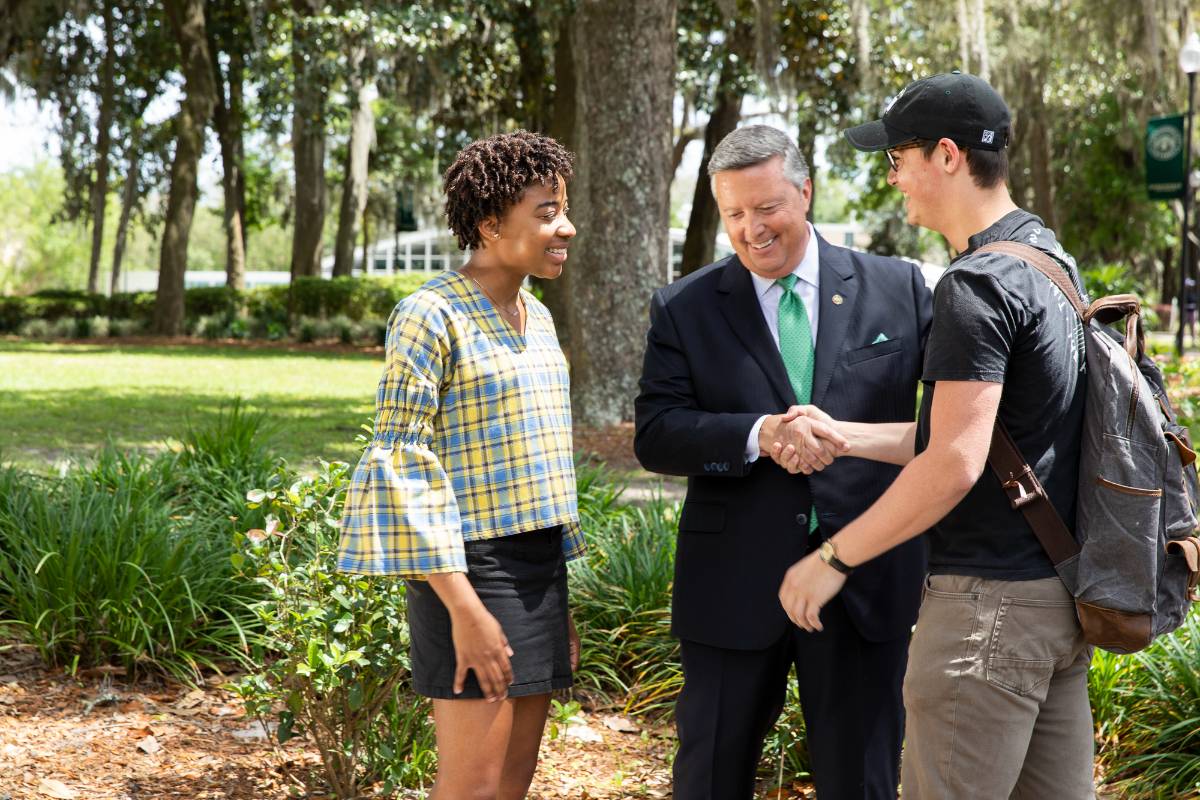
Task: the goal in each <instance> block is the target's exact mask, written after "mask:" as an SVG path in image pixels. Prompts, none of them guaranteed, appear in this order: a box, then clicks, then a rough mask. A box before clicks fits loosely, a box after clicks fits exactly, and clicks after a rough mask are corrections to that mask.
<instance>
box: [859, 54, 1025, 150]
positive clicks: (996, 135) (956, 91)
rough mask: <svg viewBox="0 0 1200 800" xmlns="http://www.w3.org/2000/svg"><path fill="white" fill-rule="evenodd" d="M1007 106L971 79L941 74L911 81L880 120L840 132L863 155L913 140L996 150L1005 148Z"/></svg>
mask: <svg viewBox="0 0 1200 800" xmlns="http://www.w3.org/2000/svg"><path fill="white" fill-rule="evenodd" d="M1011 130H1012V118H1011V117H1010V116H1009V113H1008V106H1007V105H1005V104H1004V100H1003V99H1001V97H1000V95H999V94H997V93H996V90H995V89H993V88H992V87H991V86H989V85H988V82H987V81H985V80H983V79H982V78H977V77H976V76H974V75H967V74H966V73H962V72H947V73H943V74H941V75H934V76H932V77H930V78H922V79H921V80H919V81H913V82H912V83H910V84H909V85H908V86H905V87H904V88H903V89H902V90H900V94H898V95H896V97H895V99H893V100H892V102H891V103H890V104H889V105H888V107H887V110H886V111H884V112H883V119H877V120H875V121H874V122H868V123H866V124H865V125H858V126H856V127H853V128H849V129H848V130H845V131H842V133H843V134H845V136H846V138H847V139H848V140H849V141H850V144H852V145H854V147H856V148H857V149H859V150H866V151H868V152H871V151H878V150H890V149H891V148H893V147H898V146H899V145H902V144H905V143H906V142H911V141H913V140H914V139H928V140H931V141H937V140H938V139H943V138H945V139H950V140H951V141H953V142H954V143H955V144H957V145H958V146H959V147H967V148H975V149H979V150H1000V149H1003V148H1004V147H1007V146H1008V136H1009V132H1010V131H1011Z"/></svg>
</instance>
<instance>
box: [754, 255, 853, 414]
mask: <svg viewBox="0 0 1200 800" xmlns="http://www.w3.org/2000/svg"><path fill="white" fill-rule="evenodd" d="M817 246H818V250H817V257H818V259H819V263H818V269H819V270H820V275H821V288H820V290H819V295H820V296H819V298H818V300H819V302H820V313H819V316H818V317H817V348H816V361H815V363H814V365H813V390H812V402H813V405H815V406H822V405H824V403H825V393H826V392H827V391H828V390H829V382H830V380H831V379H832V378H833V371H834V369H835V368H836V367H837V363H838V356H839V355H840V354H841V352H842V344H843V342H845V340H846V332H847V331H848V330H849V329H850V323H851V321H852V320H853V319H854V318H855V316H856V314H855V311H856V309H855V303H856V302H857V300H858V280H857V274H856V273H855V270H854V265H853V263H851V261H850V257H849V256H848V255H847V254H846V252H845V251H844V250H842V249H841V248H838V247H833V246H831V245H830V244H829V243H828V242H826V241H825V240H824V239H822V238H821V237H820V236H818V237H817ZM834 296H838V297H840V298H841V302H840V303H835V302H834V301H833V298H834ZM759 316H762V315H761V314H760V315H759Z"/></svg>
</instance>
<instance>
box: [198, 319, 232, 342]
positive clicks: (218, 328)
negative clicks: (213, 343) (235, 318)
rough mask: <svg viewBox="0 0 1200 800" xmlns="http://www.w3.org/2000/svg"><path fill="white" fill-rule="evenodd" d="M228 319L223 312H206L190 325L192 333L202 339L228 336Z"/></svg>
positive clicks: (225, 337)
mask: <svg viewBox="0 0 1200 800" xmlns="http://www.w3.org/2000/svg"><path fill="white" fill-rule="evenodd" d="M229 324H230V320H229V318H228V317H227V316H225V315H224V314H208V315H205V316H202V317H200V318H198V319H197V320H196V322H195V324H194V325H192V335H193V336H199V337H200V338H202V339H227V338H229Z"/></svg>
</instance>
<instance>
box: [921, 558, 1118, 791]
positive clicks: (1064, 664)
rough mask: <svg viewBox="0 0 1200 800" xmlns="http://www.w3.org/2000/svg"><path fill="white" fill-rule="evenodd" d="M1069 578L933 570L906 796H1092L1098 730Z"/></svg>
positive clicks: (925, 604)
mask: <svg viewBox="0 0 1200 800" xmlns="http://www.w3.org/2000/svg"><path fill="white" fill-rule="evenodd" d="M1091 659H1092V648H1091V647H1089V646H1087V644H1085V643H1084V641H1083V631H1082V630H1080V628H1079V622H1078V621H1077V619H1076V617H1075V603H1074V600H1073V599H1072V598H1071V595H1070V594H1069V593H1068V592H1067V589H1066V587H1064V586H1063V583H1062V581H1061V580H1059V579H1058V578H1057V577H1055V578H1043V579H1040V580H1030V581H1003V580H995V579H988V578H974V577H968V576H962V575H933V576H930V577H929V579H928V580H927V581H926V584H925V594H924V598H923V599H922V601H921V613H920V616H919V617H918V618H917V628H916V632H915V633H914V634H913V640H912V646H911V649H910V651H909V663H910V669H909V671H908V677H906V678H905V679H904V703H905V707H906V708H907V709H908V740H907V742H905V746H904V768H903V776H902V777H903V783H904V800H943V798H950V797H963V798H966V797H969V798H972V800H1040V798H1054V800H1091V798H1093V797H1095V790H1094V787H1093V784H1092V769H1093V764H1092V759H1093V732H1092V712H1091V707H1090V706H1089V705H1088V691H1087V671H1088V664H1089V663H1090V662H1091Z"/></svg>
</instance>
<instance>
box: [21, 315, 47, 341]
mask: <svg viewBox="0 0 1200 800" xmlns="http://www.w3.org/2000/svg"><path fill="white" fill-rule="evenodd" d="M19 333H20V335H21V336H23V337H25V338H26V339H48V338H50V323H49V321H47V320H44V319H30V320H26V321H24V322H22V323H21V327H20V329H19Z"/></svg>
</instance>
